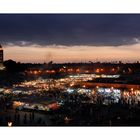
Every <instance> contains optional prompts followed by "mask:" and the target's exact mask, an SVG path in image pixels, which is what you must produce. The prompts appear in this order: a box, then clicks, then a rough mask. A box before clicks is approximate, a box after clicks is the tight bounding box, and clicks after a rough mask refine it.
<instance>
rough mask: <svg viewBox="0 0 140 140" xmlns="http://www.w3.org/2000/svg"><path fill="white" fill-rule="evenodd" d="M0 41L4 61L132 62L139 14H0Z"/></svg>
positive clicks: (139, 43) (139, 37)
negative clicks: (3, 52) (2, 47)
mask: <svg viewBox="0 0 140 140" xmlns="http://www.w3.org/2000/svg"><path fill="white" fill-rule="evenodd" d="M0 42H1V43H2V45H3V46H4V51H5V56H4V57H5V60H7V59H14V60H15V61H21V62H45V61H49V60H53V61H55V62H83V61H96V60H99V61H105V60H106V61H109V60H112V61H115V60H118V59H120V60H122V61H136V60H140V56H139V53H140V15H139V14H8V15H7V14H1V15H0ZM85 56H86V57H85Z"/></svg>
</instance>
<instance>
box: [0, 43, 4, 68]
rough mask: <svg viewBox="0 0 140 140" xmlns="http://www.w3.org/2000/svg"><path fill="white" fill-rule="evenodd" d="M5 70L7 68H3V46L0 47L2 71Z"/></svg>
mask: <svg viewBox="0 0 140 140" xmlns="http://www.w3.org/2000/svg"><path fill="white" fill-rule="evenodd" d="M3 69H5V67H4V66H3V49H2V46H1V45H0V70H3Z"/></svg>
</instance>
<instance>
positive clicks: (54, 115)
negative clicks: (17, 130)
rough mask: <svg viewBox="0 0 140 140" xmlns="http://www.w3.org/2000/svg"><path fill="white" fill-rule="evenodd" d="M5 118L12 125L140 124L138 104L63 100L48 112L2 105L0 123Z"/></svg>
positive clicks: (0, 123) (5, 123) (4, 123)
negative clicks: (60, 105) (88, 102)
mask: <svg viewBox="0 0 140 140" xmlns="http://www.w3.org/2000/svg"><path fill="white" fill-rule="evenodd" d="M8 122H12V126H140V107H139V105H138V106H135V107H133V106H130V105H125V104H123V105H122V104H111V105H99V104H98V105H97V104H96V105H95V104H86V103H85V104H84V103H83V104H76V103H66V104H65V105H64V106H63V107H61V108H60V109H58V110H54V111H49V112H43V111H37V110H36V111H35V110H34V111H31V110H22V111H19V110H14V109H12V108H10V107H8V108H3V109H2V108H1V111H0V125H1V126H7V124H8Z"/></svg>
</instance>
